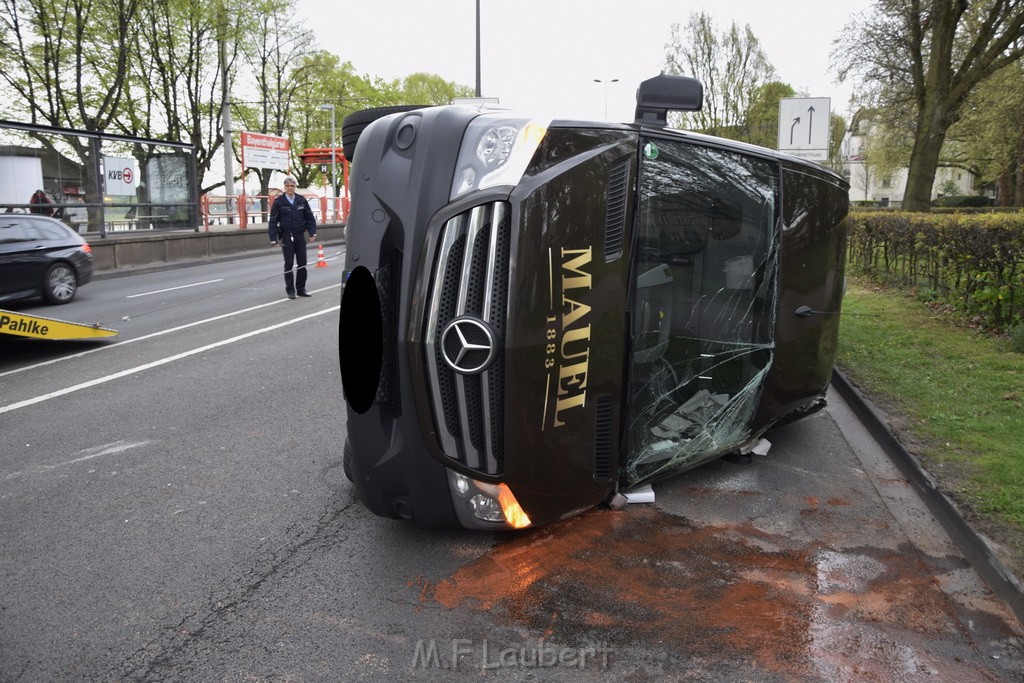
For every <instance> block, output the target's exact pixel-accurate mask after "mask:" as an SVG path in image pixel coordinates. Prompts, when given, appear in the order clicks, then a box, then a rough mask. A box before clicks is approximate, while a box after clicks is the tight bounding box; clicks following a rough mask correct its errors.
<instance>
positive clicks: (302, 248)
mask: <svg viewBox="0 0 1024 683" xmlns="http://www.w3.org/2000/svg"><path fill="white" fill-rule="evenodd" d="M303 232H309V236H310V237H313V236H314V235H316V218H314V217H313V210H312V209H311V208H309V202H307V201H306V198H305V197H303V196H302V195H301V194H298V193H296V195H295V201H294V203H292V202H289V201H288V195H287V194H280V195H278V196H277V198H276V199H275V200H274V203H273V204H272V205H271V207H270V226H269V233H270V241H271V243H273V242H280V243H281V246H283V247H284V288H285V291H286V292H287V293H288V296H290V297H292V298H295V291H296V288H297V289H298V292H299V296H309V295H308V294H306V239H305V235H303V234H302V233H303ZM293 259H294V261H295V263H296V265H298V267H299V269H298V270H299V277H298V280H297V281H296V280H295V276H294V274H293V273H292V260H293Z"/></svg>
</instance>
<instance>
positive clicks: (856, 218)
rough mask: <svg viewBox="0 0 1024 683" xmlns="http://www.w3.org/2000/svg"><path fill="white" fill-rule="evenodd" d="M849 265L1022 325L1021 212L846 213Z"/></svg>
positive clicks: (998, 321)
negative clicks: (848, 232)
mask: <svg viewBox="0 0 1024 683" xmlns="http://www.w3.org/2000/svg"><path fill="white" fill-rule="evenodd" d="M847 262H848V264H849V266H850V267H851V269H852V270H855V271H857V272H859V273H862V274H865V275H867V276H869V277H873V278H875V279H879V280H885V281H887V282H891V283H894V284H897V285H900V286H903V287H907V288H916V289H918V290H924V294H925V295H927V296H929V297H932V298H934V299H937V300H940V301H943V302H946V303H949V304H952V305H954V306H956V307H957V308H958V309H960V310H962V311H963V312H964V313H966V314H967V315H969V316H972V317H974V316H977V317H980V318H981V320H982V322H983V323H984V324H985V325H987V326H989V327H992V328H995V329H1000V330H1008V329H1009V328H1010V327H1012V326H1014V325H1016V324H1019V323H1021V322H1024V212H1020V211H1018V212H1017V213H992V214H928V213H902V212H901V213H889V212H885V213H883V212H861V211H856V212H852V213H851V214H850V241H849V248H848V251H847Z"/></svg>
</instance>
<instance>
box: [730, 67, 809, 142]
mask: <svg viewBox="0 0 1024 683" xmlns="http://www.w3.org/2000/svg"><path fill="white" fill-rule="evenodd" d="M795 95H796V91H795V90H793V87H792V86H791V85H789V84H788V83H783V82H781V81H769V82H768V83H764V84H763V85H760V86H758V87H757V88H755V90H754V92H753V94H752V95H751V96H750V104H749V106H748V108H747V111H746V113H745V116H744V122H743V126H742V134H741V135H740V137H739V139H740V140H743V141H744V142H749V143H751V144H753V145H761V146H762V147H768V148H769V149H775V148H776V146H777V145H778V138H779V100H781V99H783V98H786V97H793V96H795Z"/></svg>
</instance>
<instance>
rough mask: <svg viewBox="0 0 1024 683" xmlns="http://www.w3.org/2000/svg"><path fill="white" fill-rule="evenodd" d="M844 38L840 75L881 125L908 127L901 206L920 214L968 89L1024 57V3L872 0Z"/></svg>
mask: <svg viewBox="0 0 1024 683" xmlns="http://www.w3.org/2000/svg"><path fill="white" fill-rule="evenodd" d="M842 36H843V37H842V38H840V39H839V40H838V41H837V43H836V50H835V52H834V53H833V61H834V62H835V64H836V65H837V66H838V67H839V68H838V74H839V76H840V78H842V79H846V78H849V77H851V76H852V77H856V78H858V79H859V80H860V82H861V83H862V84H863V85H864V92H863V96H864V97H865V99H866V100H867V104H869V105H870V106H874V107H876V108H878V110H879V116H880V118H881V120H882V124H881V127H882V128H883V129H887V130H888V131H890V132H891V133H893V134H898V133H899V132H901V131H906V130H910V131H912V135H911V136H910V151H909V155H908V157H907V159H908V166H909V170H908V178H907V187H906V191H905V193H904V198H903V207H904V208H906V209H909V210H912V211H925V210H927V209H928V208H929V206H930V203H931V190H932V185H933V184H934V182H935V173H936V170H937V168H938V166H939V162H940V156H941V154H942V150H943V146H944V143H945V142H946V136H947V134H948V132H949V129H950V127H951V126H953V125H954V124H955V123H957V122H958V121H959V120H960V119H961V118H962V117H963V114H964V108H965V104H966V102H967V101H968V98H969V96H970V94H971V92H972V91H973V90H974V88H975V87H976V86H977V85H978V84H979V83H982V82H983V81H985V80H986V79H987V78H989V77H990V76H992V74H994V73H996V72H998V71H999V70H1001V69H1003V68H1005V67H1006V66H1008V65H1010V64H1012V63H1014V62H1016V61H1018V60H1020V59H1021V57H1022V55H1024V2H1021V1H1020V0H978V1H977V2H968V1H967V0H876V2H875V4H874V6H873V8H872V11H870V12H867V13H864V14H863V15H860V17H859V18H858V19H855V20H854V21H853V22H852V23H851V24H850V25H849V26H847V27H846V29H845V30H844V31H843V33H842Z"/></svg>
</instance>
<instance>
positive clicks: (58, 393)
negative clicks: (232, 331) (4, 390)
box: [0, 305, 341, 414]
mask: <svg viewBox="0 0 1024 683" xmlns="http://www.w3.org/2000/svg"><path fill="white" fill-rule="evenodd" d="M340 308H341V306H340V305H338V306H331V307H330V308H326V309H324V310H322V311H317V312H315V313H310V314H308V315H303V316H300V317H298V318H293V319H291V320H286V321H285V322H283V323H278V324H276V325H271V326H269V327H261V328H260V329H258V330H253V331H252V332H246V333H245V334H240V335H238V336H237V337H231V338H230V339H222V340H221V341H219V342H214V343H212V344H207V345H206V346H200V347H199V348H198V349H192V350H191V351H185V352H183V353H178V354H175V355H173V356H168V357H167V358H161V359H160V360H155V361H153V362H152V363H146V364H144V365H139V366H137V367H134V368H129V369H128V370H122V371H121V372H115V373H114V374H112V375H107V376H105V377H97V378H96V379H93V380H89V381H88V382H82V383H81V384H76V385H74V386H72V387H65V388H64V389H58V390H57V391H51V392H50V393H48V394H43V395H42V396H36V397H34V398H29V399H25V400H24V401H18V402H17V403H11V404H9V405H6V406H0V414H3V413H9V412H11V411H13V410H17V409H18V408H25V407H27V406H31V405H35V404H37V403H42V402H43V401H49V400H50V399H51V398H57V397H59V396H66V395H67V394H72V393H74V392H76V391H81V390H82V389H88V388H90V387H94V386H97V385H99V384H105V383H107V382H113V381H114V380H115V379H120V378H122V377H127V376H128V375H134V374H136V373H139V372H144V371H146V370H151V369H153V368H157V367H160V366H161V365H166V364H167V363H173V362H174V361H176V360H181V359H182V358H188V357H189V356H194V355H196V354H197V353H203V352H205V351H209V350H210V349H215V348H217V347H218V346H225V345H227V344H233V343H234V342H237V341H241V340H243V339H248V338H249V337H255V336H256V335H258V334H263V333H264V332H272V331H273V330H276V329H278V328H281V327H285V326H287V325H292V324H294V323H298V322H302V321H303V320H309V319H310V318H316V317H318V316H321V315H324V314H326V313H333V312H334V311H337V310H339V309H340Z"/></svg>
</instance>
